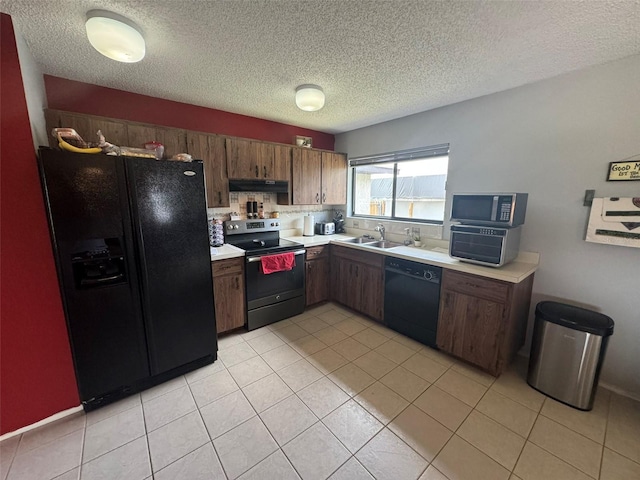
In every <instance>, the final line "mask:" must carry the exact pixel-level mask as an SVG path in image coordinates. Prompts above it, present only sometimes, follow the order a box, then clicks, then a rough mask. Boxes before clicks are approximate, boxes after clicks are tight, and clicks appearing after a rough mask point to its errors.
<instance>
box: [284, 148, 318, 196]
mask: <svg viewBox="0 0 640 480" xmlns="http://www.w3.org/2000/svg"><path fill="white" fill-rule="evenodd" d="M291 181H292V183H293V204H294V205H319V204H320V203H321V201H320V195H321V193H322V152H319V151H317V150H309V149H307V148H294V149H293V160H292V174H291Z"/></svg>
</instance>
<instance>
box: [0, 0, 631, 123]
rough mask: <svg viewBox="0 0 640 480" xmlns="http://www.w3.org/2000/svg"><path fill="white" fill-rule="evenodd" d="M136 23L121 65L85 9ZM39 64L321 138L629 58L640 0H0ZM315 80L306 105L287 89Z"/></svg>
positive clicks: (48, 71)
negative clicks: (320, 94) (97, 43)
mask: <svg viewBox="0 0 640 480" xmlns="http://www.w3.org/2000/svg"><path fill="white" fill-rule="evenodd" d="M96 8H98V9H105V10H111V11H113V12H116V13H119V14H121V15H124V16H125V17H128V18H129V19H131V20H133V21H134V22H136V23H137V24H138V25H139V26H140V27H141V28H142V30H143V33H144V36H145V38H146V41H147V55H146V57H145V58H144V60H142V61H141V62H139V63H136V64H121V63H117V62H115V61H112V60H109V59H107V58H106V57H103V56H102V55H100V54H99V53H98V52H96V51H95V50H94V49H93V48H92V47H91V46H90V45H89V42H88V41H87V39H86V35H85V32H84V21H85V18H86V12H87V11H89V10H92V9H96ZM0 10H2V11H3V12H5V13H9V14H10V15H11V16H12V17H13V21H14V24H15V25H16V29H17V30H18V32H19V33H20V34H22V36H23V37H24V38H25V40H26V42H27V44H28V46H29V48H30V50H31V52H32V53H33V55H34V57H35V59H36V61H37V62H38V63H39V65H40V66H41V68H42V71H43V73H46V74H50V75H55V76H59V77H64V78H69V79H73V80H80V81H83V82H88V83H93V84H97V85H102V86H106V87H111V88H116V89H121V90H126V91H130V92H136V93H141V94H145V95H151V96H154V97H160V98H166V99H170V100H176V101H180V102H185V103H190V104H194V105H201V106H205V107H210V108H216V109H220V110H225V111H229V112H235V113H240V114H244V115H250V116H254V117H259V118H265V119H269V120H274V121H279V122H283V123H288V124H292V125H298V126H301V127H306V128H312V129H316V130H320V131H325V132H329V133H339V132H344V131H348V130H353V129H355V128H359V127H363V126H367V125H371V124H374V123H379V122H382V121H385V120H390V119H393V118H398V117H402V116H405V115H409V114H412V113H417V112H421V111H425V110H429V109H432V108H436V107H439V106H443V105H448V104H452V103H456V102H460V101H462V100H466V99H470V98H474V97H479V96H482V95H487V94H490V93H494V92H498V91H502V90H506V89H509V88H513V87H517V86H519V85H524V84H527V83H531V82H535V81H538V80H541V79H545V78H549V77H553V76H556V75H559V74H562V73H566V72H569V71H572V70H576V69H580V68H584V67H587V66H590V65H596V64H601V63H605V62H608V61H611V60H615V59H618V58H622V57H626V56H629V55H634V54H638V53H640V27H639V25H640V0H634V1H610V0H600V1H586V2H580V1H565V0H560V1H487V0H478V1H429V0H395V1H393V0H391V1H374V0H351V1H349V0H308V1H302V0H224V1H223V0H209V1H207V0H132V1H118V0H101V1H94V0H57V1H47V0H2V1H0ZM304 83H315V84H318V85H321V86H322V87H323V88H324V91H325V93H326V96H327V101H326V104H325V107H324V108H323V109H322V110H320V111H319V112H311V113H309V112H302V111H300V110H298V109H297V108H296V106H295V102H294V92H295V88H296V86H298V85H300V84H304Z"/></svg>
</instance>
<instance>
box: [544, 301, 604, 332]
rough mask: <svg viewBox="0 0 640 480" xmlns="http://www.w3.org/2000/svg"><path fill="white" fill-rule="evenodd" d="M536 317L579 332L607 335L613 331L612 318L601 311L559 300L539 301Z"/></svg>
mask: <svg viewBox="0 0 640 480" xmlns="http://www.w3.org/2000/svg"><path fill="white" fill-rule="evenodd" d="M536 317H540V318H542V319H543V320H547V321H549V322H551V323H556V324H558V325H562V326H563V327H567V328H572V329H573V330H579V331H581V332H587V333H593V334H595V335H600V336H602V337H607V336H609V335H611V334H612V333H613V320H612V319H611V318H610V317H607V316H606V315H603V314H602V313H598V312H594V311H592V310H587V309H586V308H580V307H575V306H573V305H567V304H564V303H559V302H540V303H538V305H536Z"/></svg>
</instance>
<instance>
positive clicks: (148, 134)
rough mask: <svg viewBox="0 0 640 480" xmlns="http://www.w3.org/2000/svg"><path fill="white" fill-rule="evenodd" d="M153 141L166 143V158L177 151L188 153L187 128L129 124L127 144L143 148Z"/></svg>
mask: <svg viewBox="0 0 640 480" xmlns="http://www.w3.org/2000/svg"><path fill="white" fill-rule="evenodd" d="M153 141H155V142H159V143H161V144H162V145H164V158H167V159H169V158H171V157H173V156H174V155H175V154H177V153H187V133H186V131H185V130H181V129H179V128H165V127H156V126H153V125H137V124H129V125H127V142H126V143H125V145H127V146H129V147H135V148H143V147H144V144H145V143H147V142H153ZM194 158H200V157H194Z"/></svg>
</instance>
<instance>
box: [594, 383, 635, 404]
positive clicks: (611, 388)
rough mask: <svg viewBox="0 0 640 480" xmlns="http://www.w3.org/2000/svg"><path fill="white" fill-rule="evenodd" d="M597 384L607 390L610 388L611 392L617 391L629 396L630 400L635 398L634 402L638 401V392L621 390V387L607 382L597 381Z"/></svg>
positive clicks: (619, 393)
mask: <svg viewBox="0 0 640 480" xmlns="http://www.w3.org/2000/svg"><path fill="white" fill-rule="evenodd" d="M598 385H599V386H601V387H602V388H606V389H607V390H611V391H612V392H613V393H617V394H618V395H621V396H623V397H627V398H630V399H631V400H635V401H636V402H640V396H638V394H634V393H632V392H627V391H626V390H622V389H621V388H618V387H614V386H613V385H609V384H608V383H605V382H599V383H598Z"/></svg>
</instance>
